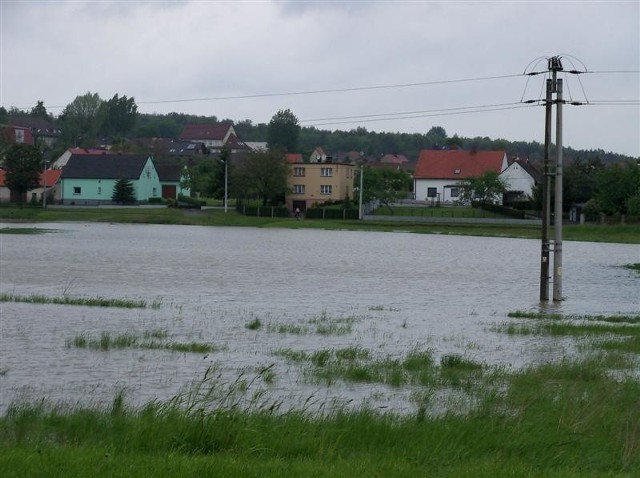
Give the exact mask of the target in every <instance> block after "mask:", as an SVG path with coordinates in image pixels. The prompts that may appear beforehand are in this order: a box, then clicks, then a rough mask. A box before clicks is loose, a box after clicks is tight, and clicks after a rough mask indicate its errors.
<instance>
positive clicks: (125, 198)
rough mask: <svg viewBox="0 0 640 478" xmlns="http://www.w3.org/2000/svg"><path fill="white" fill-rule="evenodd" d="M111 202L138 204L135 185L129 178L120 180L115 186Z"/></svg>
mask: <svg viewBox="0 0 640 478" xmlns="http://www.w3.org/2000/svg"><path fill="white" fill-rule="evenodd" d="M111 200H112V201H113V202H115V203H116V204H132V203H134V202H136V195H135V192H134V189H133V183H132V182H131V181H129V180H128V179H127V178H120V179H118V180H117V181H116V184H115V185H114V186H113V194H112V196H111Z"/></svg>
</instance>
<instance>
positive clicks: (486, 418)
mask: <svg viewBox="0 0 640 478" xmlns="http://www.w3.org/2000/svg"><path fill="white" fill-rule="evenodd" d="M359 353H360V352H358V351H357V350H355V349H354V350H351V351H349V352H348V355H351V354H354V355H358V354H359ZM445 362H446V363H447V364H448V365H447V368H456V367H459V366H461V365H462V363H464V360H460V359H458V358H453V359H451V358H450V359H446V360H445ZM609 365H610V361H608V360H606V359H604V358H603V357H602V356H600V357H595V358H590V359H582V360H564V361H561V362H560V363H555V364H546V365H543V366H539V367H531V368H528V369H525V370H522V371H520V372H517V373H511V374H505V375H503V377H502V379H503V381H504V382H503V387H502V389H501V391H500V390H498V391H496V389H492V388H482V387H480V388H479V389H478V390H479V391H480V396H479V397H478V401H477V404H476V406H475V407H473V408H472V409H471V410H469V411H468V412H467V413H462V414H461V413H455V412H454V413H445V414H438V415H433V416H432V415H429V414H421V413H420V412H419V411H418V412H417V413H415V414H413V413H410V414H406V415H400V414H395V413H384V412H380V411H377V412H376V411H374V410H371V409H368V408H366V407H361V408H358V409H354V410H350V409H346V408H338V409H333V410H326V413H324V414H318V413H311V412H303V411H300V410H294V411H291V412H285V413H279V412H278V411H277V410H278V406H277V404H274V403H271V402H268V401H266V402H265V401H264V400H262V398H260V397H258V398H252V397H256V394H255V393H254V392H252V391H251V390H252V389H253V386H255V385H259V384H260V383H262V384H264V383H265V382H266V380H264V379H265V378H266V374H267V373H268V372H269V370H270V368H269V367H268V366H267V367H264V368H263V369H262V370H261V371H260V372H259V379H257V381H256V379H255V378H250V377H246V376H241V377H239V378H238V379H237V380H235V381H233V382H231V383H224V382H222V379H221V376H220V374H216V373H215V371H214V372H211V373H208V375H206V376H205V378H204V379H203V380H202V381H201V382H199V383H196V384H194V386H193V388H192V389H190V390H189V391H186V392H184V393H183V394H181V395H179V396H177V397H175V398H174V399H172V400H169V401H167V402H152V403H149V404H148V405H146V406H144V407H142V408H140V409H131V408H129V407H127V405H126V402H125V401H124V398H125V397H124V396H123V395H122V394H118V395H116V397H115V398H114V401H113V403H112V404H111V405H110V406H108V407H104V408H99V407H94V408H78V407H75V406H72V405H71V406H53V405H48V404H47V403H46V402H37V403H35V404H13V405H12V406H11V407H10V409H9V410H8V411H7V413H6V414H5V415H4V416H3V417H0V446H1V447H2V450H3V452H2V454H0V471H1V472H2V476H3V477H18V476H20V477H21V476H89V475H90V476H96V477H106V476H141V477H151V476H154V477H165V476H188V477H191V476H193V477H195V476H211V473H212V470H215V474H216V476H229V477H245V476H246V477H276V476H278V477H280V476H317V477H335V476H340V477H359V476H377V477H387V476H389V477H395V476H400V477H414V476H429V477H452V476H455V477H467V478H471V477H486V478H488V477H507V476H544V477H557V478H560V477H563V478H564V477H569V478H577V477H611V476H616V477H617V476H620V477H634V476H637V471H638V470H639V469H640V408H639V407H638V402H637V401H638V397H639V396H640V383H638V381H637V380H631V379H619V378H613V377H611V376H610V374H609V373H607V371H606V369H605V366H609Z"/></svg>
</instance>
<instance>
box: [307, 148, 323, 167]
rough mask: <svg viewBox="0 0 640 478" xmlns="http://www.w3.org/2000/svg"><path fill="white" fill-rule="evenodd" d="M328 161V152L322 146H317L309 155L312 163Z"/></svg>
mask: <svg viewBox="0 0 640 478" xmlns="http://www.w3.org/2000/svg"><path fill="white" fill-rule="evenodd" d="M326 161H327V153H325V152H324V150H323V149H322V148H321V147H320V146H316V149H314V150H313V152H312V153H311V155H310V156H309V162H310V163H324V162H326Z"/></svg>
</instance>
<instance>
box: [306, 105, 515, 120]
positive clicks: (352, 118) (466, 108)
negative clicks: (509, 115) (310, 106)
mask: <svg viewBox="0 0 640 478" xmlns="http://www.w3.org/2000/svg"><path fill="white" fill-rule="evenodd" d="M518 104H520V102H516V103H498V104H492V105H478V106H457V107H453V108H438V109H432V110H418V111H399V112H396V113H375V114H369V115H353V116H332V117H328V118H313V119H307V120H300V122H301V123H310V122H314V121H334V120H356V119H366V118H375V117H381V116H403V115H417V114H425V113H440V112H449V111H461V110H477V109H482V108H495V107H502V106H514V105H518Z"/></svg>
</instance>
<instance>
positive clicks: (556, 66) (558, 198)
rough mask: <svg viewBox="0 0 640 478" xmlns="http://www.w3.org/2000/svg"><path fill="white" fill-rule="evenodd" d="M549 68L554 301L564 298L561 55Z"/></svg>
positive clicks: (554, 58) (553, 60) (553, 58)
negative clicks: (553, 120)
mask: <svg viewBox="0 0 640 478" xmlns="http://www.w3.org/2000/svg"><path fill="white" fill-rule="evenodd" d="M549 69H550V70H551V76H552V81H553V90H554V92H555V94H556V100H555V104H556V154H557V157H556V174H555V176H556V181H555V198H554V199H555V201H554V206H555V207H554V219H553V226H554V231H555V235H554V241H553V301H554V302H556V301H560V300H562V101H563V100H562V80H561V79H558V78H557V75H558V71H562V70H563V68H562V62H561V61H560V57H559V56H554V57H552V58H550V59H549Z"/></svg>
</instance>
